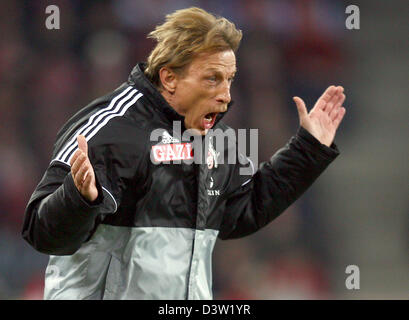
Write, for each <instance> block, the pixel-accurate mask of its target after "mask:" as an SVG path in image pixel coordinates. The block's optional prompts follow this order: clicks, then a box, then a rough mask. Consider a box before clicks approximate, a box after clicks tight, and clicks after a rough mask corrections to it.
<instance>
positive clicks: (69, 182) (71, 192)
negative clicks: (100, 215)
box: [64, 173, 103, 212]
mask: <svg viewBox="0 0 409 320" xmlns="http://www.w3.org/2000/svg"><path fill="white" fill-rule="evenodd" d="M98 185H99V184H98V183H97V188H98ZM64 189H65V191H66V193H67V195H68V197H69V199H70V201H71V203H72V207H73V208H75V209H76V210H78V211H86V212H89V211H98V209H99V208H100V206H101V204H102V203H103V193H102V189H101V187H100V186H99V188H98V198H97V199H96V200H95V201H94V202H92V203H90V202H89V201H88V200H86V199H85V198H84V197H83V196H82V195H81V193H80V192H79V191H78V189H77V187H76V186H75V183H74V180H73V179H72V175H71V173H68V174H67V176H66V177H65V179H64Z"/></svg>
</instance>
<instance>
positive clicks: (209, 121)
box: [203, 112, 217, 129]
mask: <svg viewBox="0 0 409 320" xmlns="http://www.w3.org/2000/svg"><path fill="white" fill-rule="evenodd" d="M216 117H217V112H211V113H208V114H206V115H205V117H204V118H203V127H204V128H205V129H210V128H211V127H213V125H214V122H215V121H216Z"/></svg>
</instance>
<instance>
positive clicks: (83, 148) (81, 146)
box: [77, 135, 88, 157]
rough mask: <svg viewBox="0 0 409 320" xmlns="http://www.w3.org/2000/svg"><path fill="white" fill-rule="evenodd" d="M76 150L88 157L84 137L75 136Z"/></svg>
mask: <svg viewBox="0 0 409 320" xmlns="http://www.w3.org/2000/svg"><path fill="white" fill-rule="evenodd" d="M77 142H78V148H79V149H80V150H81V151H82V152H84V153H85V155H86V156H87V157H88V144H87V140H85V137H84V136H81V135H79V136H77Z"/></svg>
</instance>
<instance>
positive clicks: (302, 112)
mask: <svg viewBox="0 0 409 320" xmlns="http://www.w3.org/2000/svg"><path fill="white" fill-rule="evenodd" d="M293 100H294V102H295V105H296V106H297V111H298V116H299V117H300V120H301V119H302V118H304V117H306V116H307V115H308V111H307V107H306V106H305V103H304V101H303V99H301V98H300V97H293Z"/></svg>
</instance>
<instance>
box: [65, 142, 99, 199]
mask: <svg viewBox="0 0 409 320" xmlns="http://www.w3.org/2000/svg"><path fill="white" fill-rule="evenodd" d="M77 142H78V150H77V151H76V152H75V153H74V155H73V157H72V158H71V161H70V165H71V175H72V178H73V180H74V183H75V186H76V187H77V189H78V191H79V192H80V193H81V195H82V196H83V197H84V198H85V199H87V200H88V201H89V202H93V201H95V200H96V198H97V197H98V189H97V185H96V182H95V173H94V169H93V168H92V165H91V162H90V161H89V158H88V145H87V140H85V137H84V136H81V135H80V136H78V137H77Z"/></svg>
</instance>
